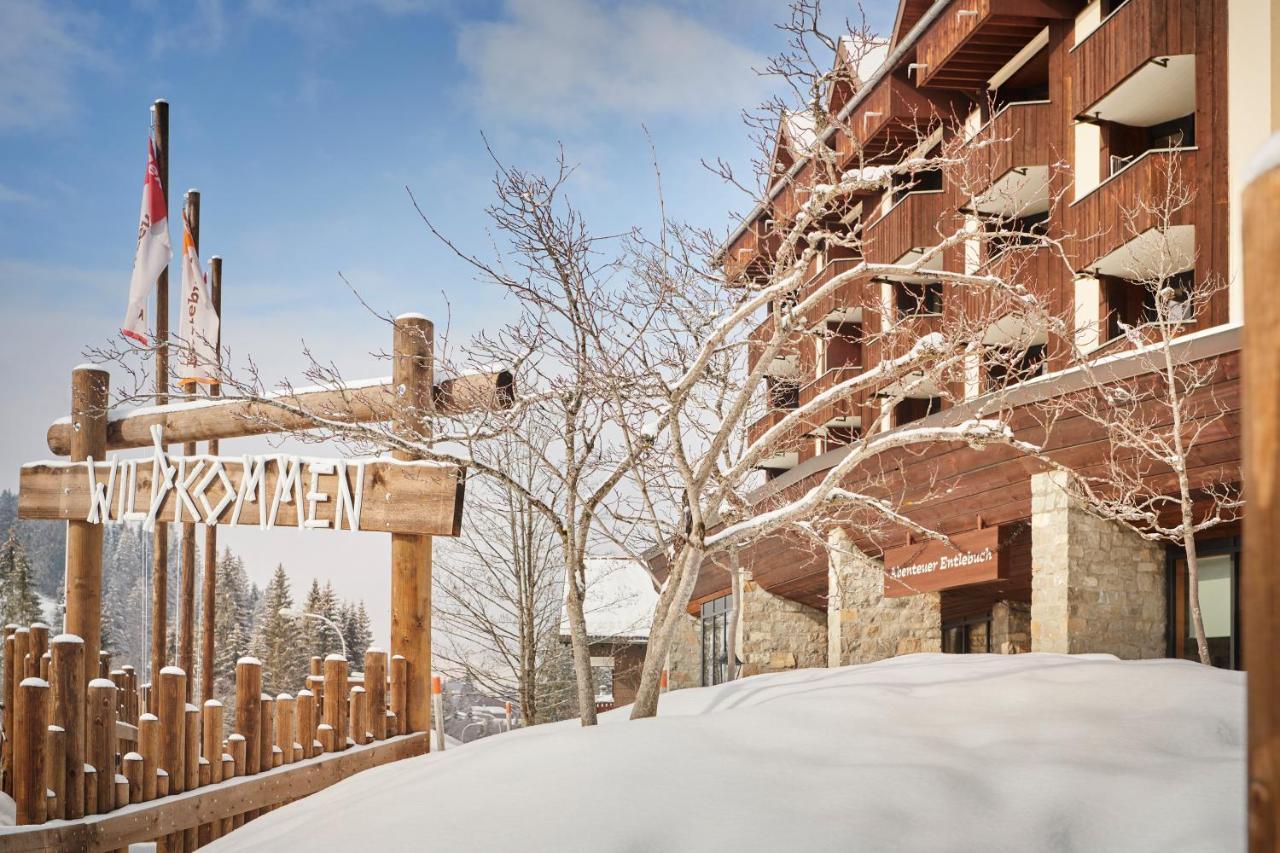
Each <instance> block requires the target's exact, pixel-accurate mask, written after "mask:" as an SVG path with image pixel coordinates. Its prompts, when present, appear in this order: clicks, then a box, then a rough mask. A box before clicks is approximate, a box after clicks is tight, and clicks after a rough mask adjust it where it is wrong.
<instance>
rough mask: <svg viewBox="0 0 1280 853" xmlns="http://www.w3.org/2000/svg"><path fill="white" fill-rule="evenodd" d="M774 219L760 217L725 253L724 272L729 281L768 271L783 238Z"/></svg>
mask: <svg viewBox="0 0 1280 853" xmlns="http://www.w3.org/2000/svg"><path fill="white" fill-rule="evenodd" d="M771 222H772V220H767V219H763V218H762V219H759V220H757V221H756V222H753V223H752V224H751V226H750V227H748V228H747V229H745V230H744V231H743V232H742V235H741V236H740V237H738V239H737V241H735V242H734V244H733V245H732V246H730V247H729V249H728V251H726V252H725V254H724V274H725V278H726V279H728V280H729V281H731V282H732V281H737V280H739V279H741V278H743V277H753V276H756V275H762V274H764V273H765V272H766V271H767V268H768V265H769V263H770V261H771V260H772V259H773V255H774V253H775V252H776V251H777V250H778V246H779V245H780V244H781V242H782V239H781V237H780V236H779V234H778V231H777V229H775V228H774V227H773V226H772V224H771Z"/></svg>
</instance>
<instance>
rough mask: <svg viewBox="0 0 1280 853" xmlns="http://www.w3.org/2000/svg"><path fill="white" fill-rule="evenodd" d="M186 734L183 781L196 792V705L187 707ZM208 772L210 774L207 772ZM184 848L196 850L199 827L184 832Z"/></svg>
mask: <svg viewBox="0 0 1280 853" xmlns="http://www.w3.org/2000/svg"><path fill="white" fill-rule="evenodd" d="M190 689H191V680H190V679H188V681H187V691H188V692H190ZM184 732H185V734H186V739H185V743H184V744H183V753H184V758H183V764H182V767H183V770H184V772H185V775H186V779H184V780H183V787H184V788H185V789H186V790H188V791H194V790H195V789H196V788H199V787H200V709H199V708H197V707H196V706H195V705H191V704H188V705H187V713H186V725H185V728H184ZM206 772H208V771H207V770H206ZM183 836H184V841H183V848H184V849H186V850H195V849H196V841H197V839H198V837H199V832H198V829H197V827H194V826H192V827H188V828H187V829H185V830H183Z"/></svg>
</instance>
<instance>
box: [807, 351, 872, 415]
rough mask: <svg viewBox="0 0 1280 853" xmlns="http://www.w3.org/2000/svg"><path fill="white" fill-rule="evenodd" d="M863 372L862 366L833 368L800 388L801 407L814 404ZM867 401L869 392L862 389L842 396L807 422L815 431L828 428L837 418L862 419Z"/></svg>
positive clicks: (851, 365) (850, 365)
mask: <svg viewBox="0 0 1280 853" xmlns="http://www.w3.org/2000/svg"><path fill="white" fill-rule="evenodd" d="M861 372H862V365H860V364H847V365H844V366H842V367H833V368H831V369H830V370H828V371H827V372H825V373H823V374H822V375H821V376H819V377H818V378H816V379H814V380H813V381H811V382H809V383H807V384H805V385H802V386H800V405H801V406H806V405H808V404H809V403H812V402H813V400H814V398H815V397H817V396H818V395H819V394H824V393H826V392H827V391H830V390H831V389H832V388H834V387H835V386H837V385H839V384H840V383H841V382H847V381H848V380H850V379H852V378H853V377H855V376H857V375H858V374H859V373H861ZM866 400H867V392H866V391H865V390H861V389H860V390H858V391H855V392H853V393H850V394H846V395H844V396H842V397H841V398H840V399H839V400H836V401H834V402H831V403H828V404H827V405H825V406H823V407H822V408H821V409H819V410H818V411H816V412H814V414H813V415H812V416H811V417H809V418H808V419H807V420H808V421H809V423H810V424H811V425H812V426H813V428H814V429H817V428H820V427H823V426H826V425H827V424H829V423H831V421H833V420H835V419H836V418H859V419H861V417H862V407H863V406H864V405H865V403H866ZM859 422H861V421H859Z"/></svg>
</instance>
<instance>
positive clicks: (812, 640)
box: [736, 573, 827, 676]
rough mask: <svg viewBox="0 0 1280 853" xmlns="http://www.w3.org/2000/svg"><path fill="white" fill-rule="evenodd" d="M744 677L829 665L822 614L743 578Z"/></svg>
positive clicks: (741, 651) (741, 647)
mask: <svg viewBox="0 0 1280 853" xmlns="http://www.w3.org/2000/svg"><path fill="white" fill-rule="evenodd" d="M741 607H742V632H741V643H740V644H739V647H738V648H737V650H736V652H737V656H738V659H739V660H740V661H741V662H742V667H741V669H740V670H739V672H740V673H741V675H743V676H747V675H757V674H759V673H762V672H778V671H780V670H784V669H802V668H805V667H813V666H826V665H827V622H826V617H825V616H824V614H823V612H822V611H821V610H815V609H814V608H812V607H808V606H806V605H804V604H801V603H799V602H797V601H792V600H790V599H788V598H782V597H781V596H777V595H773V594H772V593H770V592H767V591H765V590H764V589H761V588H760V586H759V585H758V584H756V582H755V581H754V580H752V579H751V577H750V576H749V575H747V574H746V573H744V574H743V578H742V598H741Z"/></svg>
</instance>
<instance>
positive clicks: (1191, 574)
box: [1182, 523, 1213, 666]
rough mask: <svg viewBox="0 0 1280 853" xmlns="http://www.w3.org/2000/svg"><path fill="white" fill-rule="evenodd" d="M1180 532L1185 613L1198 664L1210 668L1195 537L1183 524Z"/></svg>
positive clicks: (1188, 527)
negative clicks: (1184, 566) (1184, 561)
mask: <svg viewBox="0 0 1280 853" xmlns="http://www.w3.org/2000/svg"><path fill="white" fill-rule="evenodd" d="M1182 531H1183V532H1182V547H1183V548H1184V549H1185V550H1186V552H1187V612H1188V613H1189V614H1190V616H1191V629H1192V631H1194V632H1195V637H1196V650H1197V651H1198V652H1199V654H1200V663H1202V664H1204V665H1205V666H1212V664H1213V661H1212V659H1211V658H1210V657H1209V639H1208V638H1207V637H1206V636H1205V635H1204V617H1203V616H1202V615H1201V613H1200V558H1199V555H1198V554H1197V553H1196V537H1195V534H1194V533H1192V532H1191V528H1190V526H1189V525H1187V524H1185V523H1184V524H1183V528H1182Z"/></svg>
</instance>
